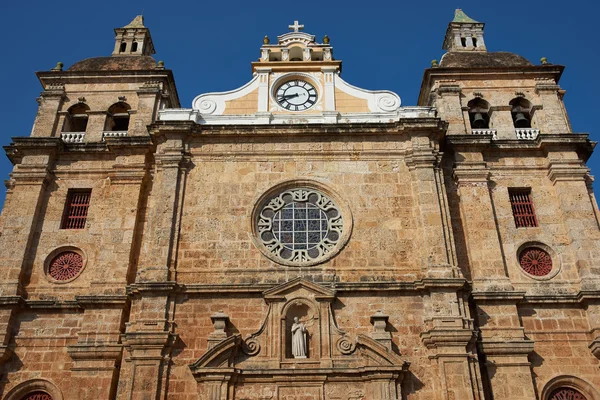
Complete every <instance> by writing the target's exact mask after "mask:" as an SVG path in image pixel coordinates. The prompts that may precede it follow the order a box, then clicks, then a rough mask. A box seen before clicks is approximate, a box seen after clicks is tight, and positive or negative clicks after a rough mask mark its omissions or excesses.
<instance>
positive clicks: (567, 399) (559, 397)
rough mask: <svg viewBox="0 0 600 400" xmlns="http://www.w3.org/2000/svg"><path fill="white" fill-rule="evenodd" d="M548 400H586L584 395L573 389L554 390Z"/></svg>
mask: <svg viewBox="0 0 600 400" xmlns="http://www.w3.org/2000/svg"><path fill="white" fill-rule="evenodd" d="M549 400H587V399H586V397H585V396H584V395H582V394H581V393H579V392H578V391H577V390H575V389H571V388H559V389H556V390H555V391H554V392H552V394H551V395H550V397H549Z"/></svg>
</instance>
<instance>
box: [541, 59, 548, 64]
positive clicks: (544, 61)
mask: <svg viewBox="0 0 600 400" xmlns="http://www.w3.org/2000/svg"><path fill="white" fill-rule="evenodd" d="M540 61H541V63H542V65H546V64H548V59H547V58H546V57H542V58H540Z"/></svg>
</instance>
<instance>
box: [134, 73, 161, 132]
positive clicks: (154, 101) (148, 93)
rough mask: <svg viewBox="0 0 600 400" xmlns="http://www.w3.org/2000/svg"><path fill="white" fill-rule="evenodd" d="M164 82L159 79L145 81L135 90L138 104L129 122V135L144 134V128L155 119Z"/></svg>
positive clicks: (146, 130)
mask: <svg viewBox="0 0 600 400" xmlns="http://www.w3.org/2000/svg"><path fill="white" fill-rule="evenodd" d="M163 85H164V83H163V82H161V81H158V80H156V81H147V82H145V83H144V84H143V85H142V86H141V87H140V88H139V89H138V91H137V97H138V104H137V109H136V112H135V114H133V115H132V120H131V121H130V124H129V131H128V134H129V135H130V136H146V135H148V129H147V128H146V127H147V126H148V125H150V124H151V123H152V122H153V121H154V120H155V119H156V114H157V112H158V106H159V104H160V98H161V95H162V93H163Z"/></svg>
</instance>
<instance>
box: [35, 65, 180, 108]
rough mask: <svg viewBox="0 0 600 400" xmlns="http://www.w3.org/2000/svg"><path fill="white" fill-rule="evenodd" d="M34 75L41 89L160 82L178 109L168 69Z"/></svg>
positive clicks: (43, 73)
mask: <svg viewBox="0 0 600 400" xmlns="http://www.w3.org/2000/svg"><path fill="white" fill-rule="evenodd" d="M36 75H37V77H38V79H39V81H40V83H41V84H42V86H43V87H48V86H51V85H53V84H54V83H56V82H59V83H63V84H64V83H66V84H73V83H88V82H91V83H104V82H107V83H114V82H115V80H118V79H122V80H127V81H134V82H139V83H145V82H147V81H156V80H162V81H165V82H166V85H165V87H164V89H163V90H165V89H166V91H167V93H168V94H169V97H170V98H171V103H172V106H173V107H179V106H180V103H179V95H178V94H177V86H176V84H175V79H174V77H173V71H172V70H170V69H153V70H140V71H131V70H129V71H127V70H117V71H69V70H66V71H39V72H36Z"/></svg>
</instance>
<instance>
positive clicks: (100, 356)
mask: <svg viewBox="0 0 600 400" xmlns="http://www.w3.org/2000/svg"><path fill="white" fill-rule="evenodd" d="M122 350H123V345H122V344H119V343H93V344H88V343H77V344H74V345H70V346H67V353H69V356H71V358H72V359H73V362H74V363H73V367H72V368H71V370H73V371H99V370H100V371H103V370H104V371H106V370H109V371H110V370H113V369H115V368H116V364H117V362H118V361H119V360H120V358H121V353H122Z"/></svg>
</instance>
